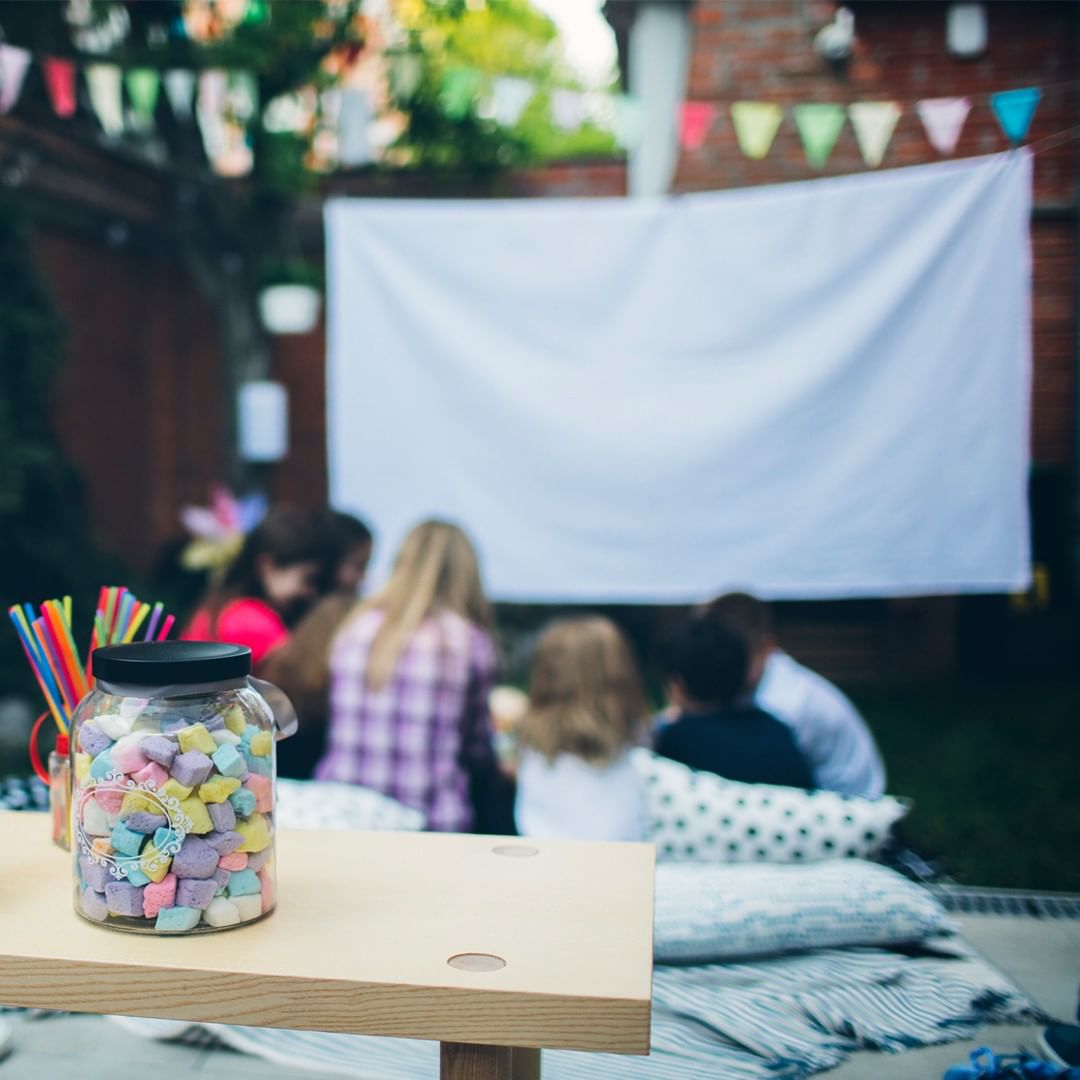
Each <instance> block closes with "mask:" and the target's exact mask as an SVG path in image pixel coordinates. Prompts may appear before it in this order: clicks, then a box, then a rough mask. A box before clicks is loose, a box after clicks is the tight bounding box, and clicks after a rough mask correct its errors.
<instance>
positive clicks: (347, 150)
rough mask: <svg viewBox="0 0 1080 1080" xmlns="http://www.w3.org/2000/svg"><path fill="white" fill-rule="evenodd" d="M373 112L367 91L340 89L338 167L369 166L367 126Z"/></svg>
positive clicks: (370, 151)
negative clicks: (340, 165) (339, 163)
mask: <svg viewBox="0 0 1080 1080" xmlns="http://www.w3.org/2000/svg"><path fill="white" fill-rule="evenodd" d="M374 119H375V109H374V107H373V105H372V101H371V94H370V93H369V92H368V91H367V90H358V89H354V88H344V89H342V91H341V108H340V110H339V111H338V160H339V161H340V162H341V164H342V165H353V166H355V165H370V164H371V162H372V161H374V160H375V150H374V147H373V146H372V144H371V123H372V121H373V120H374Z"/></svg>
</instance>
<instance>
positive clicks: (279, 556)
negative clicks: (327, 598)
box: [180, 507, 327, 667]
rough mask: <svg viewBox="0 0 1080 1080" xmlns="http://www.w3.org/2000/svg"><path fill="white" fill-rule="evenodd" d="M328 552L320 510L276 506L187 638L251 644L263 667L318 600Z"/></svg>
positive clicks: (184, 635)
mask: <svg viewBox="0 0 1080 1080" xmlns="http://www.w3.org/2000/svg"><path fill="white" fill-rule="evenodd" d="M326 556H327V552H326V538H325V533H324V530H323V529H322V528H321V527H320V522H319V519H318V518H317V516H316V515H315V514H313V513H309V512H305V511H302V510H293V509H290V508H285V507H283V508H279V509H275V510H271V511H270V512H269V513H268V514H267V515H266V517H265V518H263V520H262V522H261V523H260V524H259V525H257V526H256V527H255V528H254V529H252V531H251V532H250V533H249V534H248V536H247V539H246V540H245V541H244V546H243V548H242V549H241V551H240V554H239V555H238V556H237V558H236V561H235V562H234V563H233V564H232V566H230V567H229V572H228V573H227V574H226V576H225V580H224V582H223V583H222V585H221V586H220V587H219V588H216V589H213V590H211V592H210V594H209V595H208V596H207V597H206V599H205V600H204V601H203V603H202V604H201V605H200V607H199V609H198V610H197V611H196V612H195V614H194V615H193V616H192V619H191V621H190V622H189V623H188V625H187V626H186V627H185V628H184V632H183V633H182V634H181V635H180V636H181V638H183V639H184V640H185V641H222V642H229V643H230V644H234V645H247V646H248V647H249V648H250V649H251V662H252V665H253V666H254V667H258V666H259V664H261V663H262V661H263V660H264V659H265V658H266V655H267V653H269V652H270V651H271V650H272V649H275V648H276V647H277V646H278V645H281V644H282V643H283V642H284V641H286V640H287V639H288V636H289V630H288V627H289V625H290V624H291V623H293V622H294V621H295V620H296V618H297V617H298V616H299V615H301V614H303V612H304V610H305V609H306V608H307V607H308V606H309V605H310V603H311V602H312V600H314V599H315V596H316V592H317V586H318V582H319V577H320V575H321V574H322V573H323V570H324V563H325V560H326Z"/></svg>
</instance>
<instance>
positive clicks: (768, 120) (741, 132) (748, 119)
mask: <svg viewBox="0 0 1080 1080" xmlns="http://www.w3.org/2000/svg"><path fill="white" fill-rule="evenodd" d="M783 118H784V110H783V109H781V108H780V106H779V105H777V104H776V103H775V102H772V101H736V102H735V103H734V104H733V105H732V106H731V123H732V126H733V127H734V128H735V138H737V139H738V140H739V149H740V150H742V152H743V153H744V154H745V155H746V156H747V157H748V158H753V159H754V161H761V159H762V158H763V157H765V155H766V154H768V152H769V150H770V149H771V148H772V144H773V139H775V138H776V132H777V130H778V129H779V127H780V121H781V120H783Z"/></svg>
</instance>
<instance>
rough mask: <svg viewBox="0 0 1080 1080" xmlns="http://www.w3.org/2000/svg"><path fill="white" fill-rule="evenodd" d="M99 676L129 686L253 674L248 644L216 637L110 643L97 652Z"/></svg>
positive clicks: (95, 661) (96, 675)
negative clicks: (228, 641)
mask: <svg viewBox="0 0 1080 1080" xmlns="http://www.w3.org/2000/svg"><path fill="white" fill-rule="evenodd" d="M92 658H93V671H94V678H95V679H104V680H105V681H106V682H111V683H120V684H121V685H125V684H126V685H128V686H173V685H176V684H180V685H194V684H196V683H210V682H219V681H221V680H224V679H239V678H243V676H245V675H250V674H251V650H250V649H249V648H248V647H247V646H246V645H222V644H219V643H218V642H214V641H144V642H135V643H134V644H131V645H106V646H104V647H103V648H101V649H95V650H94V652H93V654H92Z"/></svg>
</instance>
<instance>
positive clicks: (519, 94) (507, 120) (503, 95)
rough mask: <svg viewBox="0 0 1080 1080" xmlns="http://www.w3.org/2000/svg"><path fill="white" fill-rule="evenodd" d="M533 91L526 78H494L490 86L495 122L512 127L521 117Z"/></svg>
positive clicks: (534, 89) (533, 88)
mask: <svg viewBox="0 0 1080 1080" xmlns="http://www.w3.org/2000/svg"><path fill="white" fill-rule="evenodd" d="M535 91H536V88H535V87H534V86H533V84H532V83H531V82H529V81H528V80H527V79H517V78H512V77H507V78H504V79H496V80H495V82H494V84H493V85H492V87H491V92H492V98H493V104H494V106H495V122H496V123H497V124H499V125H500V126H502V127H513V126H514V125H515V124H516V123H517V122H518V121H519V120H520V119H521V114H522V113H523V112H524V111H525V106H526V105H528V104H529V102H530V101H531V100H532V97H533V94H534V93H535Z"/></svg>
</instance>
